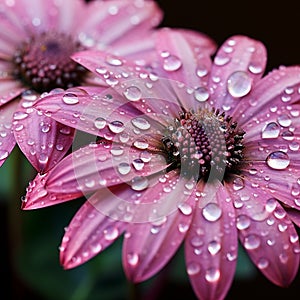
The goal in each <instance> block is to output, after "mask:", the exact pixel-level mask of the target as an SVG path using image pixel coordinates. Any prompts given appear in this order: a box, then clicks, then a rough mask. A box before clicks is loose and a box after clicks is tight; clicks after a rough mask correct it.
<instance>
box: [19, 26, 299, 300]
mask: <svg viewBox="0 0 300 300" xmlns="http://www.w3.org/2000/svg"><path fill="white" fill-rule="evenodd" d="M198 40H199V41H198ZM199 45H202V46H199ZM156 49H157V60H156V61H153V62H152V63H153V65H154V67H153V68H151V66H150V65H148V66H147V68H145V69H144V68H142V67H141V66H140V65H137V64H134V63H132V62H128V61H127V60H126V58H122V57H115V60H114V64H112V63H111V61H110V60H108V59H107V57H109V54H107V53H104V52H98V51H83V52H80V53H78V54H75V55H74V56H73V57H74V60H75V61H77V62H80V63H81V64H83V66H85V67H86V68H88V69H89V70H90V71H92V72H95V74H99V76H102V79H103V80H105V79H109V82H110V83H111V88H110V89H108V90H104V91H103V92H102V93H100V94H99V92H98V91H97V88H93V87H92V88H89V87H83V88H80V89H79V90H78V91H77V92H76V91H74V92H73V94H72V97H73V99H74V101H73V102H72V104H71V105H70V103H69V101H67V102H66V101H65V97H66V95H67V97H68V98H69V97H70V94H69V93H61V94H58V93H56V94H54V95H51V96H49V97H47V96H46V97H43V98H42V99H40V100H39V101H38V102H36V104H35V105H34V107H35V108H36V109H37V110H41V111H43V112H44V113H46V114H47V115H49V116H51V117H53V118H54V119H55V120H56V121H58V122H62V123H64V124H65V125H69V126H74V127H75V128H76V129H78V130H82V131H85V132H87V133H89V134H92V135H93V134H94V135H95V138H94V143H91V144H89V145H87V146H85V147H82V148H80V149H79V150H77V151H74V152H73V153H72V154H70V155H69V156H67V157H66V158H64V159H63V160H62V161H60V162H59V163H58V164H57V165H56V166H55V167H54V168H53V169H52V170H50V171H49V172H48V173H47V174H44V175H40V174H39V175H38V176H37V177H36V178H35V180H33V181H32V183H30V185H29V187H28V189H27V195H26V198H25V199H24V202H23V208H24V209H36V208H43V207H47V206H49V205H53V204H57V203H62V202H65V201H69V200H72V199H75V198H78V197H80V196H82V195H85V196H86V197H89V198H88V201H87V202H86V203H85V204H83V206H82V207H81V208H80V209H79V211H78V212H77V214H76V215H75V216H74V218H73V219H72V221H71V223H70V225H69V226H68V227H67V228H66V233H65V235H64V237H63V240H62V244H61V247H60V258H61V264H62V265H63V266H64V267H65V268H67V269H68V268H74V267H77V266H79V265H81V264H83V263H85V262H86V261H88V260H89V259H91V258H92V257H94V256H95V255H96V254H98V253H99V252H102V251H103V250H104V249H106V248H107V247H108V246H110V245H111V244H112V243H113V242H114V241H115V240H116V239H117V238H119V237H120V236H123V256H122V258H123V259H122V262H123V267H124V270H125V274H126V275H127V277H128V279H129V280H131V281H133V282H136V283H139V282H143V281H145V280H148V279H149V278H151V277H152V276H153V275H155V274H156V273H158V272H159V271H161V270H162V268H164V267H165V266H166V265H167V263H168V262H169V261H170V259H171V258H172V257H173V256H174V254H175V252H176V251H177V250H178V249H179V247H180V246H181V244H182V243H183V242H184V251H185V261H186V270H187V273H188V276H189V279H190V281H191V284H192V286H193V289H194V291H195V294H196V295H197V297H198V298H199V299H211V300H216V299H224V298H225V297H226V295H227V293H228V290H229V288H230V286H231V284H232V281H233V278H234V274H235V270H236V263H237V257H238V240H239V241H240V244H241V245H242V246H243V248H244V250H245V251H246V252H247V254H248V255H249V257H250V258H251V260H252V262H253V263H254V264H255V265H256V267H257V268H258V269H259V270H260V271H261V272H262V273H263V274H264V275H265V276H266V277H267V278H268V279H269V280H270V281H271V282H272V283H274V284H276V285H279V286H282V287H287V286H289V285H290V284H291V282H292V281H293V280H294V278H295V276H296V274H297V272H298V267H299V253H300V247H299V238H298V234H297V231H296V228H295V225H294V223H295V224H296V226H299V225H300V218H299V215H300V214H299V208H300V205H299V198H298V194H295V193H294V190H295V189H297V188H299V178H300V166H299V152H298V150H299V147H298V145H299V144H298V143H299V139H300V137H299V136H298V134H297V132H298V127H299V122H298V116H299V107H298V103H299V99H300V94H299V87H300V67H297V66H293V67H280V68H279V69H276V70H275V69H274V70H273V71H272V72H270V73H268V74H266V76H264V77H263V74H264V70H265V67H266V61H267V54H266V50H265V47H264V45H263V44H262V43H260V42H259V41H256V40H253V39H250V38H248V37H245V36H233V37H230V38H229V39H228V40H226V41H225V42H224V44H223V45H222V46H221V47H220V49H219V51H218V52H217V53H216V55H215V57H214V60H213V62H211V59H210V56H211V55H212V53H213V51H214V43H213V42H212V41H211V40H210V39H208V38H205V37H203V36H200V35H199V36H197V35H196V33H195V34H194V35H192V38H191V34H187V33H185V32H183V31H178V30H171V29H160V30H157V32H156ZM99 70H101V72H99ZM75 100H76V101H75ZM75 113H76V114H75ZM96 137H100V140H99V141H98V142H97V138H96ZM283 191H284V193H283Z"/></svg>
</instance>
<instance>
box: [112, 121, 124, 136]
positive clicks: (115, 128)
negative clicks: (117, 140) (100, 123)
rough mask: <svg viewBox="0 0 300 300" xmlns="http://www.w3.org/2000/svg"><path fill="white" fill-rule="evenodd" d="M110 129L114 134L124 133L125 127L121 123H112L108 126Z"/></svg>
mask: <svg viewBox="0 0 300 300" xmlns="http://www.w3.org/2000/svg"><path fill="white" fill-rule="evenodd" d="M108 128H109V129H110V130H111V131H112V132H113V133H121V132H122V131H124V129H125V126H124V124H123V123H122V122H121V121H112V122H111V123H109V124H108Z"/></svg>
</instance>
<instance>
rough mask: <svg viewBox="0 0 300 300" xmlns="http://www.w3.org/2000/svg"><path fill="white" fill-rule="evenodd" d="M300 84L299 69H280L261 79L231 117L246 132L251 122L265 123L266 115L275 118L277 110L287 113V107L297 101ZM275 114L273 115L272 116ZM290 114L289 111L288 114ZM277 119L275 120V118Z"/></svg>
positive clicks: (293, 67)
mask: <svg viewBox="0 0 300 300" xmlns="http://www.w3.org/2000/svg"><path fill="white" fill-rule="evenodd" d="M299 83H300V67H299V66H290V67H280V68H279V69H276V70H273V71H272V72H270V73H269V74H267V75H266V76H265V77H263V78H262V79H261V80H260V81H259V82H258V83H257V84H256V85H255V88H254V89H253V90H252V91H251V93H250V94H249V95H248V96H246V97H245V98H244V99H242V101H240V102H239V105H238V106H237V107H236V109H235V111H234V112H233V114H232V116H233V117H234V118H236V119H237V120H239V124H240V125H241V126H244V124H246V126H245V127H246V130H248V129H249V128H250V126H251V124H252V125H253V120H254V119H255V120H258V121H260V120H262V121H263V122H265V121H266V114H269V113H270V114H271V118H270V120H271V119H272V118H275V114H277V117H278V116H279V114H280V111H277V109H279V110H283V111H287V110H289V109H288V106H289V105H291V104H292V103H294V104H295V103H296V102H297V100H299V92H298V90H297V87H299ZM274 113H275V114H274ZM289 114H291V111H290V112H289ZM276 119H277V118H276Z"/></svg>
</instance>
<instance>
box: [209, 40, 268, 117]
mask: <svg viewBox="0 0 300 300" xmlns="http://www.w3.org/2000/svg"><path fill="white" fill-rule="evenodd" d="M266 60H267V54H266V49H265V47H264V45H263V44H262V43H260V42H259V41H256V40H253V39H250V38H248V37H246V36H233V37H230V38H229V39H228V40H227V41H225V43H224V44H223V45H222V47H220V49H219V50H218V53H217V54H216V56H215V58H214V63H213V66H212V71H211V76H210V84H209V85H210V87H211V88H212V99H211V104H212V106H214V107H218V108H220V109H222V110H225V111H226V112H228V113H229V112H231V111H233V109H234V108H235V107H236V105H237V104H238V103H239V102H240V101H243V100H241V98H242V97H244V96H245V95H247V94H248V93H249V92H250V91H251V86H254V85H255V83H256V82H257V81H258V80H259V79H260V78H261V77H262V75H263V72H264V70H265V67H266ZM236 72H237V73H236Z"/></svg>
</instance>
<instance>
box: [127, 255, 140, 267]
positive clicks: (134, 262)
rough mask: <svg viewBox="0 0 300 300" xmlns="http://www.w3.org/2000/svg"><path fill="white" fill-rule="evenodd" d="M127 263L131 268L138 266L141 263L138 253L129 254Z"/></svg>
mask: <svg viewBox="0 0 300 300" xmlns="http://www.w3.org/2000/svg"><path fill="white" fill-rule="evenodd" d="M127 262H128V263H129V264H130V265H131V266H136V265H137V264H138V262H139V255H138V254H137V253H128V254H127Z"/></svg>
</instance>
